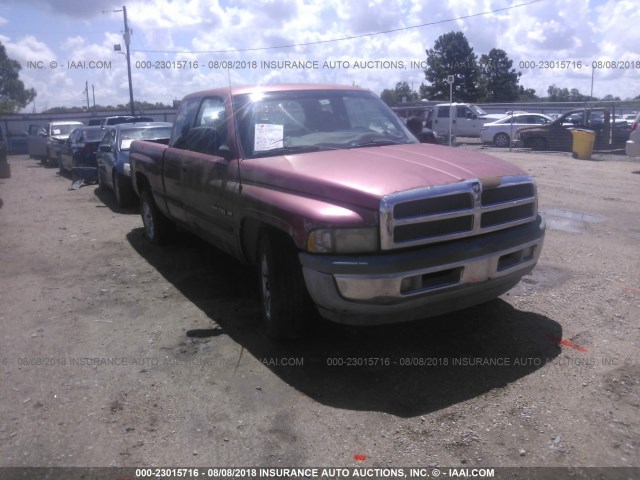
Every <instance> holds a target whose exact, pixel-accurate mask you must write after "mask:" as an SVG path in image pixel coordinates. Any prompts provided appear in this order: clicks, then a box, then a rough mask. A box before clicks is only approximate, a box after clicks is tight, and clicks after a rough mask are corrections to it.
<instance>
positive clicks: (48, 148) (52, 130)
mask: <svg viewBox="0 0 640 480" xmlns="http://www.w3.org/2000/svg"><path fill="white" fill-rule="evenodd" d="M78 127H84V124H83V123H82V122H74V121H70V120H59V121H55V122H49V123H48V124H47V125H46V126H42V125H31V126H29V132H28V133H29V134H28V137H27V152H28V153H29V156H30V157H31V158H39V159H40V161H41V162H42V163H43V164H45V165H49V164H50V165H58V153H59V151H60V147H61V146H62V144H63V143H64V142H65V140H66V139H67V138H69V135H70V134H71V132H72V131H74V130H75V129H76V128H78Z"/></svg>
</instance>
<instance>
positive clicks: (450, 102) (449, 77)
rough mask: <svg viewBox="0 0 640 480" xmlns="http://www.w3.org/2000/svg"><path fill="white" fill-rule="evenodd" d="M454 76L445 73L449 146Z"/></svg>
mask: <svg viewBox="0 0 640 480" xmlns="http://www.w3.org/2000/svg"><path fill="white" fill-rule="evenodd" d="M454 79H455V77H454V76H453V75H447V82H448V83H449V146H451V128H452V125H451V117H453V82H454Z"/></svg>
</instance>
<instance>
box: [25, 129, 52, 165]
mask: <svg viewBox="0 0 640 480" xmlns="http://www.w3.org/2000/svg"><path fill="white" fill-rule="evenodd" d="M46 145H47V132H46V130H45V128H44V127H43V126H42V125H29V131H28V135H27V153H28V154H29V156H30V157H39V156H44V155H45V154H46V153H47V147H46Z"/></svg>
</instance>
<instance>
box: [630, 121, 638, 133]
mask: <svg viewBox="0 0 640 480" xmlns="http://www.w3.org/2000/svg"><path fill="white" fill-rule="evenodd" d="M637 129H638V122H637V121H636V122H633V125H631V133H633V132H635V131H636V130H637Z"/></svg>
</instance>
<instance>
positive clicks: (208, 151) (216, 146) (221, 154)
mask: <svg viewBox="0 0 640 480" xmlns="http://www.w3.org/2000/svg"><path fill="white" fill-rule="evenodd" d="M228 122H229V115H227V109H226V108H225V104H224V99H223V98H220V97H207V98H205V99H203V101H202V103H201V104H200V108H199V110H198V114H197V115H196V120H195V123H194V127H193V128H192V130H191V132H190V133H189V136H188V139H187V144H186V146H185V149H186V150H188V154H187V153H186V152H185V155H184V157H183V168H184V166H185V165H186V166H187V169H188V170H187V176H186V178H185V179H184V181H185V184H184V186H185V190H184V193H185V204H186V205H185V207H186V210H187V216H188V221H189V224H190V225H191V226H192V227H193V228H195V229H196V231H197V232H198V233H200V234H201V235H203V236H205V237H206V238H207V239H209V241H210V242H212V243H214V244H215V245H216V246H217V247H218V248H220V249H222V250H225V251H227V252H229V253H233V251H234V250H233V245H235V227H234V225H235V218H234V211H233V207H232V203H233V202H232V198H233V195H234V193H235V189H236V187H237V173H238V163H237V162H238V159H237V156H236V155H233V154H232V150H233V145H232V142H230V139H229V135H228ZM232 157H233V160H232Z"/></svg>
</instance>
